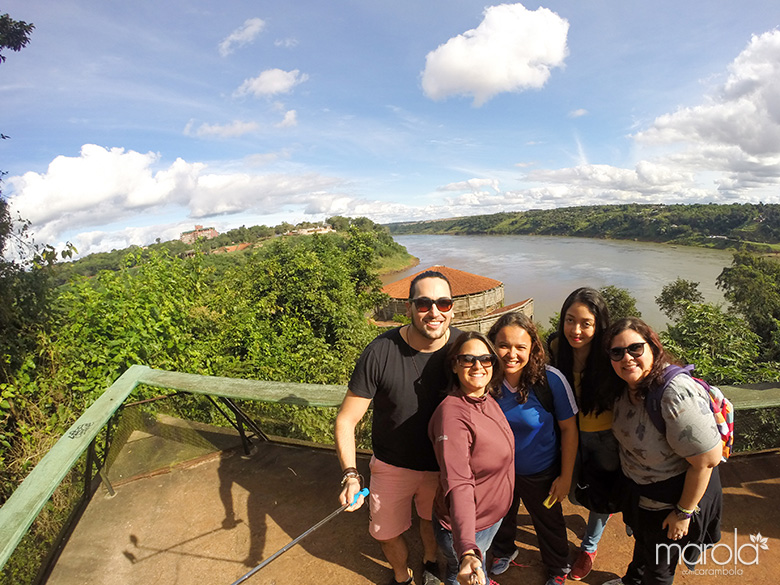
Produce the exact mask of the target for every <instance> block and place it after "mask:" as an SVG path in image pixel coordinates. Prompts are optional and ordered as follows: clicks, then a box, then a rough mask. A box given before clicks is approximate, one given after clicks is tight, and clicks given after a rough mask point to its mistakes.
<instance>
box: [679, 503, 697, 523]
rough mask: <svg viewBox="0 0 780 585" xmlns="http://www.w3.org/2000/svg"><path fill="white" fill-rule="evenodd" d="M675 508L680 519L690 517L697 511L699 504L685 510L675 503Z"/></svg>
mask: <svg viewBox="0 0 780 585" xmlns="http://www.w3.org/2000/svg"><path fill="white" fill-rule="evenodd" d="M674 507H675V510H676V511H677V517H678V518H679V519H680V520H688V519H690V518H691V517H692V516H693V515H694V514H695V513H696V512H698V511H699V506H696V507H695V508H694V509H693V510H686V509H685V508H683V507H682V506H681V505H680V504H675V506H674Z"/></svg>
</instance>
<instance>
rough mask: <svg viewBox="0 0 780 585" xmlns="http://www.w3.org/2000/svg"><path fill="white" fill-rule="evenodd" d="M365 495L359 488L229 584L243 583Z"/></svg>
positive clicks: (365, 491)
mask: <svg viewBox="0 0 780 585" xmlns="http://www.w3.org/2000/svg"><path fill="white" fill-rule="evenodd" d="M367 495H368V488H363V489H362V490H360V491H359V492H358V493H356V494H355V497H354V499H353V500H352V501H351V502H347V503H346V504H344V505H343V506H341V508H338V509H337V510H335V511H333V512H331V513H330V515H329V516H328V517H327V518H323V519H322V520H320V521H319V522H317V523H316V524H315V525H314V526H312V527H311V528H309V529H308V530H307V531H306V532H304V533H303V534H301V535H300V536H299V537H298V538H296V539H294V540H292V541H290V542H289V543H287V544H286V545H285V546H283V547H282V548H280V549H279V550H278V551H276V552H275V553H274V554H272V555H271V556H270V557H268V558H267V559H265V560H264V561H263V562H262V563H260V564H259V565H257V566H256V567H255V568H254V569H252V570H251V571H249V572H248V573H247V574H246V575H244V576H243V577H239V578H238V580H236V581H233V583H231V584H230V585H238V584H239V583H243V582H244V581H246V580H247V579H249V577H251V576H252V575H254V574H255V573H257V572H258V571H259V570H260V569H262V568H263V567H265V566H266V565H267V564H269V563H270V562H271V561H273V560H274V559H276V558H277V557H279V556H281V555H282V554H284V553H286V552H287V551H288V550H289V549H290V548H292V547H293V546H295V545H296V544H298V542H300V541H301V540H303V539H304V538H305V537H307V536H309V535H310V534H311V533H312V532H314V531H315V530H317V529H318V528H319V527H320V526H322V525H323V524H325V523H326V522H327V521H328V520H330V519H332V518H333V517H334V516H337V515H338V514H339V513H341V512H343V511H344V510H346V509H347V508H348V507H349V506H354V505H355V504H357V501H358V498H359V497H360V496H363V497H364V498H365V497H366V496H367Z"/></svg>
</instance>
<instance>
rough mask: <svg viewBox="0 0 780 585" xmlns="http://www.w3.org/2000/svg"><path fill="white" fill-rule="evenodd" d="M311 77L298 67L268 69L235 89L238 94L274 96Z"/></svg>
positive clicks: (288, 91) (287, 91)
mask: <svg viewBox="0 0 780 585" xmlns="http://www.w3.org/2000/svg"><path fill="white" fill-rule="evenodd" d="M307 79H309V76H308V75H306V74H305V73H303V74H302V73H301V72H300V71H299V70H298V69H293V70H292V71H282V70H281V69H267V70H265V71H263V72H262V73H261V74H260V75H258V76H257V77H252V78H250V79H246V80H244V83H242V84H241V86H240V87H239V88H238V89H237V90H236V91H235V95H236V96H239V97H240V96H244V95H247V94H251V95H254V96H255V97H262V96H272V95H276V94H279V93H290V91H291V90H292V88H293V87H295V86H296V85H299V84H301V83H303V82H304V81H306V80H307Z"/></svg>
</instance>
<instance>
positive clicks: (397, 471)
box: [368, 457, 439, 540]
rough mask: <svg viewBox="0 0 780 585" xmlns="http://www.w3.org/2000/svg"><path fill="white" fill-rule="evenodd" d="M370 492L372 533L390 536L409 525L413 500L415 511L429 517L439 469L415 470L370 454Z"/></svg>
mask: <svg viewBox="0 0 780 585" xmlns="http://www.w3.org/2000/svg"><path fill="white" fill-rule="evenodd" d="M369 466H370V468H371V488H370V489H371V494H370V495H369V496H368V506H369V514H370V516H369V525H368V530H369V532H370V533H371V536H373V537H374V538H376V539H377V540H390V539H392V538H395V537H396V536H399V535H401V534H403V533H404V532H406V531H407V530H409V527H410V526H411V525H412V500H414V503H415V507H416V508H417V515H418V516H419V517H420V518H422V519H423V520H430V519H431V514H432V513H433V498H434V496H435V495H436V488H437V487H438V485H439V472H438V471H415V470H414V469H405V468H403V467H396V466H394V465H390V464H389V463H384V462H383V461H380V460H379V459H377V458H376V457H372V458H371V463H370V465H369Z"/></svg>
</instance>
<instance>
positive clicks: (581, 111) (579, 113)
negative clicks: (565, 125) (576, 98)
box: [569, 108, 588, 118]
mask: <svg viewBox="0 0 780 585" xmlns="http://www.w3.org/2000/svg"><path fill="white" fill-rule="evenodd" d="M587 115H588V110H586V109H584V108H580V109H578V110H572V111H571V112H569V118H581V117H582V116H587Z"/></svg>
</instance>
